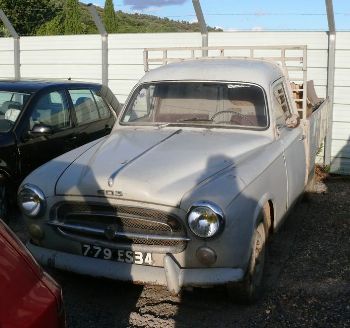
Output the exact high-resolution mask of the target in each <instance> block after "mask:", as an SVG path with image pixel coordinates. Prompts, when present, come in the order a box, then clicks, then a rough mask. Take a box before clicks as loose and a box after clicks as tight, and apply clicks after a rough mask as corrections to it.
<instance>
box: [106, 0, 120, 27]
mask: <svg viewBox="0 0 350 328" xmlns="http://www.w3.org/2000/svg"><path fill="white" fill-rule="evenodd" d="M103 22H104V24H105V27H106V30H107V32H108V33H115V32H117V28H118V27H117V19H116V15H115V10H114V5H113V1H112V0H106V2H105V7H104V15H103Z"/></svg>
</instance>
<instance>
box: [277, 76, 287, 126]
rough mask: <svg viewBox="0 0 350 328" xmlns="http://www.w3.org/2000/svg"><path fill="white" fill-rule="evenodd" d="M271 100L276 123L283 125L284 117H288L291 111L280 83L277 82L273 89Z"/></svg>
mask: <svg viewBox="0 0 350 328" xmlns="http://www.w3.org/2000/svg"><path fill="white" fill-rule="evenodd" d="M273 102H274V104H273V105H274V108H275V113H276V124H277V125H285V124H286V119H287V118H288V117H290V115H291V112H290V109H289V104H288V100H287V96H286V93H285V90H284V87H283V84H282V83H280V84H278V85H277V86H276V87H275V88H274V90H273Z"/></svg>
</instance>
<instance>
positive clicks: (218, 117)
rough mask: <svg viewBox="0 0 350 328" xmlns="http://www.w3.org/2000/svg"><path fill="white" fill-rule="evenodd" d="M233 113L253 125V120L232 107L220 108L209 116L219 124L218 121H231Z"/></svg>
mask: <svg viewBox="0 0 350 328" xmlns="http://www.w3.org/2000/svg"><path fill="white" fill-rule="evenodd" d="M233 115H236V116H239V117H240V118H241V119H243V120H245V121H246V122H248V123H249V124H248V125H255V124H254V122H252V121H251V120H250V119H249V118H248V117H247V116H246V115H244V114H241V113H240V112H237V111H235V110H234V109H226V110H221V111H219V112H217V113H215V114H214V115H213V116H212V117H211V120H212V121H213V122H215V123H217V124H220V123H226V124H227V123H230V122H231V120H232V116H233Z"/></svg>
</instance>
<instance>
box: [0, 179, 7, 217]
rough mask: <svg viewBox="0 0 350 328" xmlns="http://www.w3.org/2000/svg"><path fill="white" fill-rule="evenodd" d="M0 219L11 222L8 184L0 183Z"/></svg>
mask: <svg viewBox="0 0 350 328" xmlns="http://www.w3.org/2000/svg"><path fill="white" fill-rule="evenodd" d="M0 219H2V220H3V221H4V222H6V223H8V222H9V206H8V199H7V190H6V185H4V184H3V185H0Z"/></svg>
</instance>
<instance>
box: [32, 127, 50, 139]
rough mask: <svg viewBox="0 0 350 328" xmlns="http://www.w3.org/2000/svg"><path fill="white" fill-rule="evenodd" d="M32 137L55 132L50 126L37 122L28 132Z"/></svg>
mask: <svg viewBox="0 0 350 328" xmlns="http://www.w3.org/2000/svg"><path fill="white" fill-rule="evenodd" d="M28 134H29V136H30V137H31V138H36V137H40V136H48V135H51V134H53V130H52V128H51V127H50V126H47V125H44V124H35V125H34V126H33V128H32V129H31V130H30V131H29V132H28Z"/></svg>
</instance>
